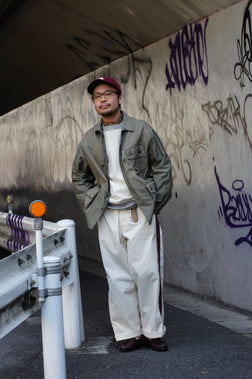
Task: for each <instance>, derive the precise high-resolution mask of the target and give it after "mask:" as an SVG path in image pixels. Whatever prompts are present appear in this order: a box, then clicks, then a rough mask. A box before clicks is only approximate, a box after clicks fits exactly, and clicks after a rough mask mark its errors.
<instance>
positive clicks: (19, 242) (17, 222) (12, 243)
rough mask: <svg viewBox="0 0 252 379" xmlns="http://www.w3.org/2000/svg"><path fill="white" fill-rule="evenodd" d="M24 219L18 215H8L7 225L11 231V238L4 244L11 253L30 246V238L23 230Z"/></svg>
mask: <svg viewBox="0 0 252 379" xmlns="http://www.w3.org/2000/svg"><path fill="white" fill-rule="evenodd" d="M23 218H24V216H19V215H17V214H8V216H7V218H6V224H7V225H8V226H9V227H10V229H11V236H10V237H9V238H8V240H7V241H4V243H5V245H6V247H7V248H8V249H9V250H11V251H18V250H20V249H23V248H24V247H26V246H27V245H29V242H30V236H29V233H28V232H26V231H25V230H24V228H23V223H22V220H23Z"/></svg>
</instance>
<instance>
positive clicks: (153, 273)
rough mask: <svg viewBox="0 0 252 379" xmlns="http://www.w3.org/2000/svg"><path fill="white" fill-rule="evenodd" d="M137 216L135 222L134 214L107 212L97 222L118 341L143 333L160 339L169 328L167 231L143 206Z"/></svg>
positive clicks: (110, 307) (111, 314) (110, 306)
mask: <svg viewBox="0 0 252 379" xmlns="http://www.w3.org/2000/svg"><path fill="white" fill-rule="evenodd" d="M137 214H138V221H137V222H133V220H132V218H131V211H129V210H111V209H106V210H105V212H104V214H103V215H102V217H101V218H100V220H99V223H98V234H99V242H100V249H101V254H102V259H103V264H104V268H105V271H106V274H107V280H108V285H109V313H110V320H111V324H112V327H113V330H114V334H115V339H116V341H121V340H124V339H128V338H133V337H137V336H140V335H141V334H143V335H145V336H146V337H148V338H158V337H162V336H163V335H164V334H165V330H166V328H165V326H164V325H163V298H162V286H163V244H162V234H161V233H162V232H161V228H160V226H159V224H158V221H157V219H156V217H155V216H154V217H153V220H152V223H151V225H149V223H148V221H147V219H146V218H145V216H144V215H143V213H142V211H141V210H140V209H139V208H137ZM158 245H159V246H158Z"/></svg>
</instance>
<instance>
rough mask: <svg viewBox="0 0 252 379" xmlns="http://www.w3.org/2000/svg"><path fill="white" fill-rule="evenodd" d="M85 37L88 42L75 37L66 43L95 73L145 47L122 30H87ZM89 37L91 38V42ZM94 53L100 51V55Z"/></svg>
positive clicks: (88, 68)
mask: <svg viewBox="0 0 252 379" xmlns="http://www.w3.org/2000/svg"><path fill="white" fill-rule="evenodd" d="M85 35H86V36H87V39H86V40H84V39H83V38H82V37H77V36H73V37H72V38H71V41H70V43H66V47H67V49H69V50H70V51H71V52H72V53H73V54H75V55H76V56H77V57H78V58H79V59H80V60H81V61H82V62H83V63H85V64H86V65H87V70H88V71H93V70H95V69H97V68H98V67H101V66H103V65H104V62H107V64H109V63H111V62H112V61H113V60H115V59H117V58H119V57H122V56H124V55H127V54H131V53H132V52H133V51H134V50H139V49H140V48H141V47H143V46H141V45H139V44H138V43H137V42H136V41H134V40H133V39H132V38H130V37H129V36H127V35H126V34H125V33H123V32H121V31H120V30H112V31H109V30H103V31H102V32H101V33H97V32H95V31H93V30H85ZM89 37H91V38H90V41H89V40H88V38H89ZM91 40H92V43H91ZM94 45H95V47H94ZM93 51H98V53H96V54H94V53H93ZM87 57H88V58H87Z"/></svg>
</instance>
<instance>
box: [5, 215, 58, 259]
mask: <svg viewBox="0 0 252 379" xmlns="http://www.w3.org/2000/svg"><path fill="white" fill-rule="evenodd" d="M57 230H58V229H57V225H56V224H55V223H53V222H50V221H44V223H43V238H46V237H48V236H50V235H51V234H52V233H54V232H56V231H57ZM35 240H36V238H35V231H34V220H33V219H32V218H30V217H25V216H21V215H17V214H15V213H4V212H0V247H2V248H4V249H6V250H8V251H10V252H16V251H19V250H21V249H23V248H25V247H26V246H29V245H32V244H33V243H35ZM0 259H1V256H0Z"/></svg>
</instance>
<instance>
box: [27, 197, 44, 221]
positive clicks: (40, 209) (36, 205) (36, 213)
mask: <svg viewBox="0 0 252 379" xmlns="http://www.w3.org/2000/svg"><path fill="white" fill-rule="evenodd" d="M29 211H30V214H31V215H32V216H33V217H42V216H44V214H45V213H46V205H45V203H44V202H43V201H41V200H35V201H33V202H32V203H31V204H30V207H29Z"/></svg>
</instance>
